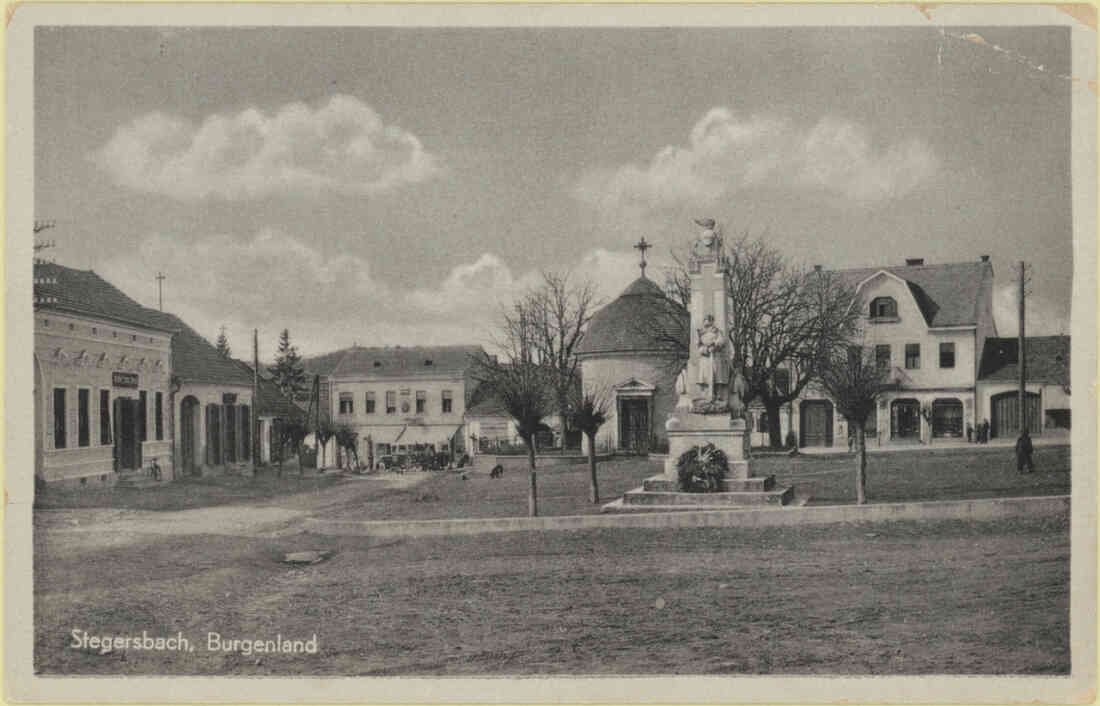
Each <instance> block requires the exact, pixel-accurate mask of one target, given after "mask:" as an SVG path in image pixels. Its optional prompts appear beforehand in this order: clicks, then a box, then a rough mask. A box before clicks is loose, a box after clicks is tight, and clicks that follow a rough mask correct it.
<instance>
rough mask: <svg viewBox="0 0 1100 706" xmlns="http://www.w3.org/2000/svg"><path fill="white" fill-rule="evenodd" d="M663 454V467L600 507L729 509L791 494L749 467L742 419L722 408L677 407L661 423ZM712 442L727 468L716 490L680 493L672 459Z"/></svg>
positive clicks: (779, 502)
mask: <svg viewBox="0 0 1100 706" xmlns="http://www.w3.org/2000/svg"><path fill="white" fill-rule="evenodd" d="M665 429H666V431H667V432H668V458H667V459H665V471H664V473H662V474H660V475H657V476H653V477H652V478H646V479H645V480H644V481H643V482H642V487H641V488H635V489H634V490H631V491H628V492H627V493H626V494H625V495H623V497H622V500H617V501H615V502H613V503H609V504H608V505H605V506H604V510H605V511H606V512H625V511H636V510H735V509H738V508H742V509H743V508H745V507H752V506H757V507H760V506H783V505H787V504H789V503H790V502H791V500H793V499H794V488H793V487H792V486H786V487H783V488H777V487H776V485H775V476H757V475H755V474H754V473H753V469H752V458H751V457H750V454H749V449H750V446H749V435H748V430H747V428H746V425H745V422H744V420H741V419H730V417H729V415H728V414H695V413H692V412H677V413H675V416H673V417H670V418H669V420H668V421H667V422H666V423H665ZM707 444H713V445H714V447H715V448H717V449H719V450H721V451H722V452H723V453H725V454H726V459H727V460H728V461H729V471H728V473H727V474H726V479H725V480H724V481H722V491H721V492H716V493H685V492H683V491H681V490H680V478H679V474H678V473H677V470H676V462H677V461H678V460H679V459H680V456H681V455H683V454H684V453H685V452H687V451H689V450H690V449H692V448H693V447H696V446H705V445H707Z"/></svg>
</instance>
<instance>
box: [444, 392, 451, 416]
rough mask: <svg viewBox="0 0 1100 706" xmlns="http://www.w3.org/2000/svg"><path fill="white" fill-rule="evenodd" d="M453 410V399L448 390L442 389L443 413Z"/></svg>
mask: <svg viewBox="0 0 1100 706" xmlns="http://www.w3.org/2000/svg"><path fill="white" fill-rule="evenodd" d="M452 411H454V400H453V399H452V397H451V391H450V390H444V391H443V414H450V413H451V412H452Z"/></svg>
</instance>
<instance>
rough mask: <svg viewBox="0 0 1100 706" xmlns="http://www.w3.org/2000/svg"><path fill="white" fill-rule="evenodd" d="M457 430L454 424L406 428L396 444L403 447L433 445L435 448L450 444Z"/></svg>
mask: <svg viewBox="0 0 1100 706" xmlns="http://www.w3.org/2000/svg"><path fill="white" fill-rule="evenodd" d="M458 429H459V425H456V424H434V425H429V426H413V425H410V426H407V427H405V432H404V433H403V434H401V436H399V437H398V438H397V441H396V443H398V444H403V445H404V446H414V445H416V444H434V445H435V446H436V448H439V447H440V446H446V445H448V444H450V441H451V439H452V438H454V435H455V432H457V431H458Z"/></svg>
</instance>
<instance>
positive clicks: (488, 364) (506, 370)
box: [470, 339, 556, 517]
mask: <svg viewBox="0 0 1100 706" xmlns="http://www.w3.org/2000/svg"><path fill="white" fill-rule="evenodd" d="M520 342H522V339H521V340H520V341H513V343H520ZM504 358H505V359H504V360H500V358H499V357H497V356H494V355H489V354H488V353H485V352H479V353H478V354H476V355H474V356H473V357H472V360H471V365H470V374H471V377H472V378H473V379H474V380H476V381H477V382H478V383H479V384H481V385H485V386H486V390H487V391H488V392H489V393H490V394H492V395H495V396H496V398H497V400H498V401H499V402H500V404H501V407H502V408H503V409H504V410H505V411H506V412H507V413H508V416H510V417H511V418H512V421H513V422H515V425H516V431H517V433H518V434H519V437H520V439H522V440H523V443H524V445H526V446H527V458H528V461H529V462H530V486H529V489H528V494H527V509H528V513H529V514H530V515H531V517H537V516H538V480H537V476H536V472H535V435H536V434H537V433H538V432H539V431H541V430H543V429H545V428H546V425H545V423H544V421H543V420H544V419H545V418H546V417H548V416H549V415H550V414H551V413H552V412H553V410H554V409H555V405H556V402H555V393H554V386H553V381H554V376H553V373H552V371H551V370H550V369H549V368H548V367H547V366H544V365H540V364H539V363H536V362H534V361H533V360H531V359H530V356H529V355H527V354H526V352H525V349H522V348H520V347H518V346H516V347H508V348H505V355H504Z"/></svg>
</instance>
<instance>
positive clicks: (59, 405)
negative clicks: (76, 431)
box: [53, 387, 66, 449]
mask: <svg viewBox="0 0 1100 706" xmlns="http://www.w3.org/2000/svg"><path fill="white" fill-rule="evenodd" d="M65 436H66V429H65V388H63V387H55V388H54V390H53V447H54V448H55V449H63V448H65V446H66V444H65Z"/></svg>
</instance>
